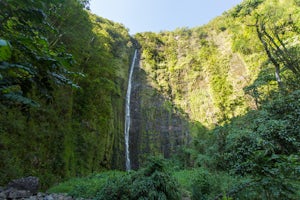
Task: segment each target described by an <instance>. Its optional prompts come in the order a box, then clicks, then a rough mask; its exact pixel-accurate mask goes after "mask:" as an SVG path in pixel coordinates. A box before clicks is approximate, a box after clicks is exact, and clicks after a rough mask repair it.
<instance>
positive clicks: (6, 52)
mask: <svg viewBox="0 0 300 200" xmlns="http://www.w3.org/2000/svg"><path fill="white" fill-rule="evenodd" d="M10 57H11V46H10V44H9V42H8V41H6V40H2V39H1V38H0V62H2V61H7V60H8V59H10Z"/></svg>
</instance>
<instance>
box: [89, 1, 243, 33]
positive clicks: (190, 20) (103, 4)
mask: <svg viewBox="0 0 300 200" xmlns="http://www.w3.org/2000/svg"><path fill="white" fill-rule="evenodd" d="M241 2H242V0H91V2H90V4H91V6H90V7H91V10H92V12H93V13H95V14H97V15H98V16H101V17H104V18H107V19H110V20H112V21H114V22H119V23H122V24H124V26H125V27H127V28H129V30H130V33H131V34H135V33H137V32H145V31H153V32H159V31H164V30H174V29H176V28H178V27H189V28H191V27H195V26H201V25H203V24H206V23H208V22H209V21H210V20H211V19H213V18H215V17H217V16H219V15H221V14H222V13H223V12H224V11H226V10H228V9H230V8H232V7H233V6H235V5H237V4H239V3H241Z"/></svg>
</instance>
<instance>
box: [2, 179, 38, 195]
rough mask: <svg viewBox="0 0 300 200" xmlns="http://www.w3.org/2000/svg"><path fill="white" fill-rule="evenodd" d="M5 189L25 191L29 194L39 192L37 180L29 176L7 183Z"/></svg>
mask: <svg viewBox="0 0 300 200" xmlns="http://www.w3.org/2000/svg"><path fill="white" fill-rule="evenodd" d="M7 188H14V189H17V190H26V191H29V192H31V193H32V194H37V192H38V190H39V178H37V177H34V176H29V177H25V178H20V179H15V180H12V181H11V182H10V183H8V185H7Z"/></svg>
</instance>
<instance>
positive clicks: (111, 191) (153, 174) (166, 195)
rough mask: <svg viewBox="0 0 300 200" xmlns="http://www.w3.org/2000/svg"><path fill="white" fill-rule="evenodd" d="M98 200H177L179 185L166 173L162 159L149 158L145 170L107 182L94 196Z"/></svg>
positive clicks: (179, 197) (178, 197)
mask: <svg viewBox="0 0 300 200" xmlns="http://www.w3.org/2000/svg"><path fill="white" fill-rule="evenodd" d="M96 199H99V200H104V199H105V200H119V199H120V200H126V199H160V200H179V199H181V194H180V191H179V185H178V183H177V182H176V180H175V179H173V177H172V176H171V175H170V174H169V173H167V172H166V166H165V162H164V161H163V160H162V159H158V158H151V159H150V160H149V161H148V164H147V166H146V167H145V168H142V169H141V170H139V171H137V172H132V173H130V174H128V175H125V176H123V177H121V178H116V179H111V180H109V181H108V182H107V183H106V184H105V186H104V187H103V188H102V189H101V190H100V191H99V193H98V194H97V196H96Z"/></svg>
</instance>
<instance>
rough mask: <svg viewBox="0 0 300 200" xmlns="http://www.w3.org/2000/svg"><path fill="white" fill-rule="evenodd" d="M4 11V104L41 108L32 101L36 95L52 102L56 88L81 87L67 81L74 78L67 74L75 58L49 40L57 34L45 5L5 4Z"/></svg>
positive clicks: (0, 86) (0, 29)
mask: <svg viewBox="0 0 300 200" xmlns="http://www.w3.org/2000/svg"><path fill="white" fill-rule="evenodd" d="M0 7H1V13H0V24H1V25H0V39H1V38H2V40H1V41H2V44H4V45H2V46H1V49H2V50H1V56H0V58H1V60H0V73H1V79H0V101H1V103H3V104H6V105H8V104H9V105H11V104H23V105H31V106H37V105H38V104H37V102H36V101H33V100H32V98H31V96H32V94H33V93H36V95H37V96H38V98H40V97H42V98H44V99H46V101H47V102H51V101H52V92H53V90H54V88H55V86H59V85H72V86H76V87H77V85H75V84H73V82H72V81H71V80H70V79H69V78H67V75H70V74H72V73H71V72H70V71H68V70H67V68H68V66H71V65H72V64H73V59H72V55H71V54H68V53H65V52H64V47H63V46H60V47H58V48H55V49H54V48H51V46H50V43H49V41H48V36H49V35H51V34H53V33H55V31H56V30H55V28H54V27H52V26H51V25H50V23H49V20H48V17H47V14H46V13H45V12H44V10H46V9H47V8H46V7H44V6H43V4H42V2H41V1H36V2H35V3H28V4H26V1H21V2H20V1H15V0H11V1H1V2H0ZM5 44H6V45H5ZM8 44H9V45H8ZM8 46H9V47H8Z"/></svg>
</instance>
